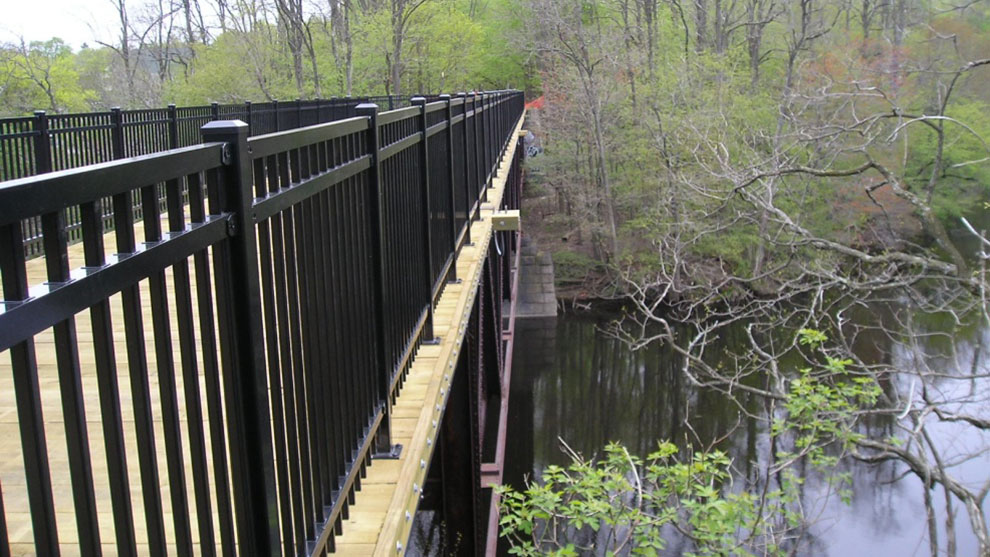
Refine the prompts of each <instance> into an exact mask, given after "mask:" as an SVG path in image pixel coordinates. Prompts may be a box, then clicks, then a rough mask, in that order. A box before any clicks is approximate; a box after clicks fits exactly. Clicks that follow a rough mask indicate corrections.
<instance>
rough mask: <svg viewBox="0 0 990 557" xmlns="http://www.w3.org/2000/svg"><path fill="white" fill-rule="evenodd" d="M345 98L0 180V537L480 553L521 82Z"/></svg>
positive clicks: (498, 449)
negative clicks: (421, 536)
mask: <svg viewBox="0 0 990 557" xmlns="http://www.w3.org/2000/svg"><path fill="white" fill-rule="evenodd" d="M390 102H391V101H390ZM352 108H353V110H351V111H350V114H349V116H350V117H344V118H342V119H336V120H333V121H328V122H323V123H316V124H314V125H309V126H304V127H299V128H296V129H292V130H288V131H279V132H275V133H269V134H265V135H256V136H252V137H249V128H250V125H251V120H250V119H249V120H248V123H244V122H241V121H238V120H220V119H217V120H215V121H212V122H210V123H207V124H206V125H204V126H202V132H201V133H202V144H199V145H192V146H188V147H183V148H177V149H170V150H164V151H160V152H157V153H152V154H148V155H143V156H138V157H131V158H123V157H120V156H118V157H115V158H117V159H118V160H113V161H111V162H104V163H100V164H96V165H90V166H83V167H79V168H75V169H68V170H62V171H58V172H48V173H43V174H39V175H36V176H30V177H25V178H19V179H16V180H10V181H7V182H2V183H0V274H2V286H3V301H2V313H0V350H3V351H4V352H5V354H3V356H2V359H0V434H2V435H0V443H2V445H0V446H2V448H3V456H2V458H0V519H2V520H0V556H2V555H60V554H64V555H101V554H103V555H154V556H157V555H325V554H327V553H338V554H348V555H359V554H360V555H372V554H374V555H386V554H387V555H403V554H405V552H406V551H407V549H408V548H409V543H410V541H409V538H410V531H411V528H412V525H413V522H414V520H415V514H416V511H417V509H418V508H419V506H420V504H421V502H423V501H424V497H428V498H429V500H428V501H425V502H424V503H423V504H429V505H431V506H432V508H435V509H442V512H443V515H444V516H445V517H446V521H447V529H448V531H449V536H451V539H455V538H456V539H458V540H460V541H459V550H460V552H462V553H464V554H482V553H486V552H489V553H490V552H491V551H493V549H494V541H495V535H496V534H497V513H496V503H497V501H496V500H495V498H494V497H493V495H492V493H491V489H490V487H491V485H493V484H494V483H498V482H499V481H500V480H501V470H502V463H503V462H504V454H505V447H504V431H505V417H506V410H507V402H508V398H507V397H508V381H509V376H510V368H511V366H510V362H511V351H512V331H513V329H514V325H513V324H514V299H515V296H514V285H515V284H516V282H517V273H516V268H517V265H518V245H519V231H518V229H519V227H518V222H519V220H518V209H519V201H520V193H521V187H522V171H521V167H520V165H521V160H522V156H521V154H522V152H521V149H520V148H519V143H518V137H519V131H520V128H521V126H522V118H523V112H524V110H523V97H522V94H521V93H520V92H517V91H498V92H490V93H480V94H467V95H464V94H461V95H458V96H454V97H450V96H436V97H431V98H429V99H427V98H415V99H413V100H412V101H411V106H408V107H405V108H399V109H396V110H390V111H384V112H382V111H379V109H378V106H376V105H374V104H358V105H356V106H352ZM170 113H171V114H173V115H174V114H175V109H174V108H171V112H170ZM249 114H250V112H249ZM327 119H330V117H328V118H327ZM172 121H173V122H175V120H172ZM275 121H276V123H277V122H278V117H277V116H276V120H275ZM298 122H299V123H300V124H302V119H301V118H300V119H299V120H298ZM107 129H109V130H111V132H112V130H113V129H112V128H107ZM119 129H120V130H124V131H121V132H120V133H119V136H118V135H110V136H108V137H110V139H111V141H110V144H111V145H112V152H113V153H117V154H121V153H124V152H125V151H126V149H124V145H123V143H122V142H123V141H125V140H126V138H127V135H126V134H125V131H126V130H125V128H124V127H123V126H120V128H119ZM170 131H171V132H174V130H170ZM44 134H48V132H43V133H42V134H38V135H34V136H33V137H34V142H35V143H34V145H35V147H36V150H35V154H37V153H38V152H39V150H38V148H37V147H38V145H39V144H40V143H38V138H42V141H49V142H51V141H52V138H53V137H54V136H53V135H52V134H48V135H44ZM118 142H121V143H120V144H118ZM169 143H170V145H171V146H173V147H174V146H175V145H176V143H175V142H174V141H172V142H169ZM3 145H5V146H6V145H9V144H6V143H4V144H3ZM55 145H57V143H56V144H55ZM51 147H52V143H49V144H48V148H51ZM41 151H42V152H44V150H43V149H41ZM70 151H71V149H70ZM8 154H9V153H8Z"/></svg>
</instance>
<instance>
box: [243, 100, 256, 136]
mask: <svg viewBox="0 0 990 557" xmlns="http://www.w3.org/2000/svg"><path fill="white" fill-rule="evenodd" d="M244 116H245V117H246V118H247V125H248V137H252V136H253V135H254V108H253V107H252V105H251V101H244Z"/></svg>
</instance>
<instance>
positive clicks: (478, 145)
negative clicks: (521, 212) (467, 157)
mask: <svg viewBox="0 0 990 557" xmlns="http://www.w3.org/2000/svg"><path fill="white" fill-rule="evenodd" d="M471 97H472V102H471V108H472V109H473V110H474V170H475V176H474V180H473V181H474V185H473V186H472V187H473V188H474V195H475V197H477V199H478V210H477V211H476V212H475V213H474V219H475V220H481V192H482V190H484V191H485V193H486V195H487V192H488V184H484V187H482V188H480V189H479V186H480V185H481V184H479V180H484V179H485V169H484V168H483V166H484V157H483V155H482V153H484V142H483V141H482V140H481V114H483V113H482V112H479V108H480V104H479V103H478V101H479V100H480V99H481V95H479V94H478V93H477V92H474V93H471Z"/></svg>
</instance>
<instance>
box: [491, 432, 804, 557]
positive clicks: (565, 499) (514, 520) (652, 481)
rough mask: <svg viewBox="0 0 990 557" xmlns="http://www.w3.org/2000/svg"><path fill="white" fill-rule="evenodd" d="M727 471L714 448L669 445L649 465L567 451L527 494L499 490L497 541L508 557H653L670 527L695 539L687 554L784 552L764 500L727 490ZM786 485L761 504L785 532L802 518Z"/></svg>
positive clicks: (622, 454) (621, 456)
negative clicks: (506, 546)
mask: <svg viewBox="0 0 990 557" xmlns="http://www.w3.org/2000/svg"><path fill="white" fill-rule="evenodd" d="M730 466H731V462H730V460H729V458H728V457H727V456H726V455H725V454H724V453H722V452H720V451H711V452H704V453H696V454H693V455H688V456H685V457H681V456H680V451H679V450H678V448H677V446H676V445H674V444H672V443H670V442H661V443H659V444H658V446H657V450H656V451H654V452H652V453H651V454H649V455H647V457H646V459H645V460H640V459H639V458H636V457H634V456H632V455H630V454H629V452H628V451H627V450H626V449H625V448H624V447H622V446H621V445H618V444H614V443H613V444H610V445H608V446H607V447H605V452H604V454H603V455H602V457H601V458H599V459H596V460H586V459H583V458H581V457H580V456H578V455H572V462H571V464H570V466H568V467H567V468H566V469H565V468H561V467H557V466H550V467H548V468H547V469H546V470H545V471H544V472H543V476H542V479H541V481H540V482H535V483H530V484H529V485H528V486H527V487H526V489H525V490H523V491H518V490H516V489H513V488H512V487H509V486H500V487H497V488H496V489H497V492H498V493H499V495H500V497H501V500H500V501H501V502H500V512H501V518H500V523H499V525H500V528H501V535H502V536H504V537H507V538H508V539H509V540H510V542H511V543H512V549H511V550H510V553H512V554H514V555H526V556H531V555H577V554H589V553H593V554H601V555H612V554H617V553H618V552H620V551H623V550H628V552H629V554H632V555H657V554H658V552H659V551H661V550H663V549H664V547H665V545H666V543H665V539H666V536H665V532H666V531H667V529H669V528H677V529H678V530H679V531H681V532H684V533H686V534H687V535H688V536H689V537H690V538H691V539H692V540H693V541H694V545H695V549H694V551H692V552H690V553H687V555H689V556H694V555H725V554H733V555H757V554H759V555H785V554H786V552H785V551H783V550H782V549H781V548H780V547H778V546H777V544H775V543H773V542H771V541H768V540H770V538H767V537H764V534H765V533H766V532H765V531H764V530H763V529H764V528H765V526H766V523H765V522H764V521H763V520H762V517H761V515H760V513H759V512H758V509H759V508H760V506H761V500H760V499H759V498H758V497H757V496H756V495H753V494H750V493H748V492H745V491H743V492H736V491H733V490H732V489H731V487H730V484H729V480H730V479H731V475H730V472H729V470H730ZM784 483H785V489H783V490H771V491H770V492H768V493H767V494H766V496H765V497H764V499H763V500H762V505H763V508H764V509H765V511H766V512H773V513H780V514H779V516H780V517H782V518H785V522H787V524H788V525H789V526H788V527H790V525H796V524H800V522H801V519H800V516H799V515H798V514H796V513H795V511H793V510H792V509H791V505H790V503H792V502H793V501H795V497H796V490H795V487H796V486H795V484H794V483H793V482H789V481H788V482H784Z"/></svg>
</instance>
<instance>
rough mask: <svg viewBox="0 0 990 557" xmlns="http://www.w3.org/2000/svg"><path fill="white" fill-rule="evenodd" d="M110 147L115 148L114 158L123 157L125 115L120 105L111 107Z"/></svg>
mask: <svg viewBox="0 0 990 557" xmlns="http://www.w3.org/2000/svg"><path fill="white" fill-rule="evenodd" d="M110 124H111V126H112V127H111V128H110V147H111V148H112V149H113V158H114V160H117V159H122V158H124V156H125V153H124V115H123V113H121V111H120V107H119V106H115V107H113V108H111V109H110Z"/></svg>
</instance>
